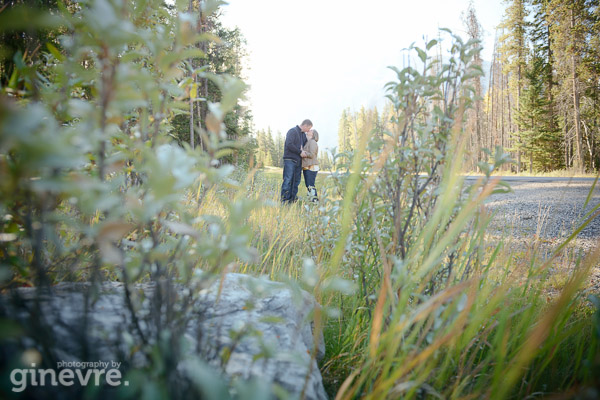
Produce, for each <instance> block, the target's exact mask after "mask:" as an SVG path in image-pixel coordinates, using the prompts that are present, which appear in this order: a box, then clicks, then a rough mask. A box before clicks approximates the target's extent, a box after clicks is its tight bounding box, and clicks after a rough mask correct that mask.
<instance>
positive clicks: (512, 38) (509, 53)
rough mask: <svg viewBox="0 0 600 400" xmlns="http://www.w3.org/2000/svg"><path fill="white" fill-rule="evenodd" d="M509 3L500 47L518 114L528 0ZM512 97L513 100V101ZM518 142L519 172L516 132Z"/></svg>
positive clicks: (524, 55) (516, 0) (511, 95)
mask: <svg viewBox="0 0 600 400" xmlns="http://www.w3.org/2000/svg"><path fill="white" fill-rule="evenodd" d="M505 1H506V2H507V4H508V7H507V8H506V15H505V17H504V20H503V22H502V24H501V25H500V26H501V27H502V28H504V30H505V34H504V35H503V36H502V37H501V38H500V42H501V47H500V49H499V53H500V57H501V60H502V64H503V65H504V69H505V71H504V72H505V73H507V74H508V80H509V87H510V94H509V96H508V99H507V100H508V103H509V104H511V103H512V104H515V111H516V114H518V113H519V111H520V110H519V109H520V101H519V99H520V97H521V91H522V89H523V84H524V71H525V67H526V59H525V58H526V56H527V54H528V50H527V28H528V24H527V21H526V19H527V16H528V9H527V2H528V0H505ZM511 98H512V101H511ZM510 108H511V107H510V105H509V106H508V111H509V113H510V114H511V118H509V129H510V132H511V133H512V132H513V129H512V128H513V126H514V123H515V121H514V120H513V119H514V113H512V110H511V109H510ZM515 136H516V139H517V143H515V146H514V147H513V148H514V149H515V150H516V153H517V157H516V158H517V172H520V171H521V148H522V147H523V146H522V143H519V142H518V140H519V138H520V135H519V134H516V135H515Z"/></svg>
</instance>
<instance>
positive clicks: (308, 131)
mask: <svg viewBox="0 0 600 400" xmlns="http://www.w3.org/2000/svg"><path fill="white" fill-rule="evenodd" d="M312 126H313V124H312V122H311V121H310V120H309V119H305V120H304V121H302V124H300V126H298V125H296V126H295V127H293V128H292V129H290V130H289V131H288V133H287V135H286V136H285V147H284V149H283V184H282V185H281V202H282V203H293V202H295V201H296V200H298V197H297V194H298V186H299V185H300V180H301V179H302V177H301V175H302V174H304V183H305V184H306V190H307V191H308V195H309V196H310V197H311V198H312V201H318V199H317V189H316V188H315V180H316V179H317V172H318V171H319V161H318V160H317V154H318V152H319V147H318V146H317V142H318V141H319V133H318V132H317V131H316V130H314V129H312Z"/></svg>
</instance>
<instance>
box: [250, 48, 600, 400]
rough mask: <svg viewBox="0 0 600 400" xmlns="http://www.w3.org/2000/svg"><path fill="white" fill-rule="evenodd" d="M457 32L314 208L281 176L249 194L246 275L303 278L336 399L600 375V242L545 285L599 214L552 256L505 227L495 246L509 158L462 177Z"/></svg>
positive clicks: (479, 390) (476, 394)
mask: <svg viewBox="0 0 600 400" xmlns="http://www.w3.org/2000/svg"><path fill="white" fill-rule="evenodd" d="M453 40H455V42H454V44H453V50H452V51H453V52H452V55H453V56H456V59H455V60H454V61H451V62H450V65H443V66H442V67H441V68H439V69H436V70H437V71H440V72H438V73H437V74H438V75H435V70H434V69H428V67H427V61H429V58H428V57H427V56H426V55H425V56H423V58H421V59H422V60H423V63H424V64H425V66H424V72H423V73H418V72H416V71H415V70H414V69H412V68H408V69H405V70H402V71H400V70H397V73H398V77H399V82H398V83H396V84H394V85H391V86H390V96H389V97H390V100H391V101H392V102H393V103H394V104H395V108H396V115H395V116H394V117H393V118H392V121H391V125H390V126H389V127H387V130H386V131H385V132H381V131H378V130H376V129H367V130H366V131H365V132H357V135H359V136H360V138H361V141H360V142H361V145H360V146H359V147H358V148H357V149H356V151H355V152H354V153H353V154H348V155H346V160H347V162H346V163H340V164H338V165H339V167H340V168H339V170H338V171H336V172H334V173H333V174H332V175H330V176H328V177H326V178H325V179H323V177H321V180H320V185H321V186H322V187H323V189H325V190H324V192H325V195H322V196H320V197H321V202H320V203H319V204H312V203H308V202H302V201H300V202H299V203H297V204H294V205H292V206H280V205H279V204H278V185H279V182H280V178H279V177H276V176H275V177H273V176H269V175H268V174H261V173H260V172H259V173H256V174H255V173H252V174H251V177H250V178H248V179H250V180H251V184H250V185H246V187H249V188H250V189H248V190H247V192H245V193H244V194H243V195H245V196H249V197H253V198H256V199H266V200H267V205H263V206H259V207H258V208H256V209H254V210H253V211H252V212H251V213H250V215H249V217H248V223H249V225H250V226H251V229H252V232H253V237H252V239H251V243H252V245H253V246H255V247H256V249H257V250H258V253H259V254H260V261H259V262H258V263H257V264H256V265H250V264H244V265H240V269H241V270H242V271H244V272H249V273H257V274H267V275H269V276H271V277H272V278H276V279H284V278H286V277H289V278H294V279H299V280H300V281H301V282H304V287H305V288H306V289H308V290H311V291H312V292H313V293H314V295H315V296H316V297H317V299H318V300H319V301H320V302H321V303H322V304H323V306H324V309H325V311H326V313H325V317H326V318H325V319H324V320H321V318H322V316H320V315H319V316H317V317H316V318H317V319H318V321H317V323H318V324H319V325H320V324H323V325H324V332H325V342H326V345H327V353H326V359H325V360H324V361H323V362H322V365H321V366H322V372H323V374H324V379H325V382H326V385H327V388H328V391H329V392H330V394H331V395H332V396H335V397H336V398H337V399H351V398H358V397H361V398H362V397H364V398H373V399H380V398H452V399H455V398H456V399H458V398H495V399H503V398H526V397H529V398H533V397H536V396H540V395H542V394H543V395H547V394H550V393H563V392H567V393H574V392H575V391H577V390H579V389H580V386H583V387H585V385H590V384H592V383H593V382H594V379H598V378H599V376H598V373H597V364H598V354H599V353H598V349H599V348H598V327H595V326H594V321H593V320H592V318H591V313H592V312H593V308H592V307H591V305H590V303H589V302H588V301H587V298H586V297H585V294H584V292H582V291H581V288H582V286H583V285H584V283H585V281H586V279H587V277H588V276H589V273H590V271H591V269H592V268H594V267H595V266H597V262H598V261H597V260H598V259H600V250H599V249H595V250H593V251H592V252H591V253H590V254H588V255H586V256H585V257H583V258H581V257H580V258H576V259H572V261H573V262H574V263H575V265H574V268H572V270H571V273H570V275H568V276H567V277H566V278H565V280H564V285H563V287H562V288H560V289H561V290H560V291H559V293H558V294H552V293H550V292H549V290H548V284H547V282H548V278H549V270H550V267H552V266H556V265H559V264H560V263H563V262H564V261H561V260H563V259H564V256H565V249H566V247H567V245H568V244H569V242H571V241H572V240H573V239H574V238H575V237H576V235H577V233H578V232H579V231H580V230H581V229H582V227H583V226H585V225H586V224H587V223H589V222H590V221H591V220H592V219H593V218H595V217H596V214H593V213H592V214H590V215H587V216H586V219H585V220H584V222H583V224H582V226H581V227H579V228H578V229H576V230H575V231H574V233H573V235H571V236H570V237H569V238H567V239H566V240H565V241H564V243H562V244H561V245H559V246H557V248H556V249H555V251H554V252H553V253H552V254H551V255H550V256H548V257H540V256H539V254H538V247H537V245H536V243H532V244H531V247H530V250H529V251H527V252H525V253H521V254H517V253H516V251H515V250H514V249H512V248H511V247H510V235H509V236H508V237H505V238H500V239H491V240H492V241H490V239H489V237H488V235H487V227H488V224H489V222H490V218H491V216H490V213H489V212H487V211H486V208H485V204H484V201H485V200H486V198H488V197H489V196H490V195H493V193H494V192H495V191H498V190H501V189H504V187H503V186H499V181H498V180H495V179H492V178H491V176H490V174H491V173H492V172H494V168H497V167H499V166H500V165H502V163H504V162H505V160H504V159H503V154H502V152H501V151H498V152H497V154H496V163H495V164H494V165H492V166H490V168H489V170H488V175H487V176H483V177H482V178H481V179H480V180H479V181H478V182H477V183H476V184H475V185H473V186H472V187H470V188H469V187H466V186H465V184H464V182H462V178H461V176H460V168H461V163H460V162H457V160H460V159H461V154H462V151H463V148H464V146H463V143H462V137H463V135H462V116H463V113H464V110H465V109H466V108H467V107H468V106H469V98H470V97H469V96H470V94H469V91H468V88H465V87H463V86H461V85H462V84H465V85H466V83H465V82H467V83H468V77H469V76H473V75H472V73H473V69H471V67H470V64H469V62H470V57H472V54H473V51H472V49H471V46H472V45H473V43H462V42H461V41H460V39H459V38H456V37H453ZM428 47H430V45H429V44H428ZM416 51H417V53H418V54H419V57H421V56H422V54H424V53H425V51H424V50H421V49H418V50H416ZM452 62H453V63H454V64H452ZM469 74H471V75H469ZM436 113H438V114H436ZM367 143H368V144H369V145H368V146H367ZM377 146H379V147H377ZM367 155H368V157H367ZM307 260H309V261H307ZM567 260H568V258H567ZM310 273H313V274H314V273H316V274H317V276H318V281H317V282H313V281H311V280H310V279H305V275H306V274H310ZM350 288H352V290H349V289H350ZM349 293H350V294H349ZM594 365H596V369H594V368H593V366H594ZM570 390H571V391H573V392H568V391H570Z"/></svg>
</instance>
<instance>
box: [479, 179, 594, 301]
mask: <svg viewBox="0 0 600 400" xmlns="http://www.w3.org/2000/svg"><path fill="white" fill-rule="evenodd" d="M507 181H508V183H509V184H510V185H511V188H512V190H513V191H512V192H511V193H503V194H495V195H492V196H491V197H490V199H489V200H488V202H487V204H488V206H489V208H490V210H491V211H492V212H494V213H495V215H494V218H493V219H492V222H491V224H490V225H491V226H490V227H491V228H492V229H491V230H490V231H489V232H491V233H492V234H494V233H496V234H498V235H506V236H505V237H510V243H511V247H512V248H515V249H517V250H522V249H526V248H530V247H531V245H532V244H533V243H534V241H533V240H532V239H533V238H534V235H537V236H538V238H539V239H540V240H539V241H537V243H538V244H539V246H540V247H539V250H540V251H541V253H539V255H541V256H542V257H545V256H549V255H550V254H551V253H552V252H553V250H554V249H556V248H557V247H558V246H559V245H560V244H562V243H563V242H564V240H565V239H566V238H567V237H569V236H570V235H571V234H572V233H573V231H574V230H575V229H577V227H579V226H580V225H581V223H582V222H584V221H585V220H584V216H585V215H586V214H587V213H588V212H589V211H590V210H591V209H592V208H594V207H595V206H597V205H598V204H599V203H600V187H598V186H600V181H599V184H598V185H597V186H596V187H595V188H594V190H593V192H592V194H591V196H590V198H589V201H588V204H587V206H586V207H584V205H585V203H586V199H587V197H588V194H589V193H590V189H591V188H592V185H593V183H594V180H593V179H591V180H590V179H588V180H582V179H578V180H571V181H570V180H568V179H564V178H562V179H548V178H544V179H543V180H535V179H529V180H526V179H524V180H507ZM588 218H589V217H588ZM598 245H600V216H598V217H596V218H594V219H592V220H591V221H590V223H589V224H588V225H587V226H586V227H585V229H583V230H582V231H581V232H580V233H579V235H578V236H577V238H576V239H575V240H574V241H572V242H571V243H570V244H569V246H568V247H569V248H570V249H571V250H568V251H569V252H571V251H572V252H574V253H575V254H579V255H582V256H585V254H589V252H590V251H591V250H593V249H595V248H596V247H597V246H598ZM565 267H566V269H565ZM573 268H574V264H573V263H572V262H571V263H569V264H568V266H566V265H565V264H564V263H561V262H557V263H556V264H555V265H554V266H553V267H552V268H551V270H553V271H554V272H559V273H560V272H561V271H562V272H567V270H571V271H572V270H573ZM586 288H587V290H589V291H590V292H593V293H600V260H598V261H597V263H596V266H595V267H594V268H593V269H592V272H591V275H590V277H589V279H588V282H587V284H586ZM556 293H558V288H556Z"/></svg>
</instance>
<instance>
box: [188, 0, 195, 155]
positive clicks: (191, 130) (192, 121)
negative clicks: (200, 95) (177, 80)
mask: <svg viewBox="0 0 600 400" xmlns="http://www.w3.org/2000/svg"><path fill="white" fill-rule="evenodd" d="M193 9H194V0H190V5H189V10H188V11H189V13H190V14H191V13H192V11H193ZM190 65H191V67H192V70H193V69H194V60H193V59H190ZM193 80H194V82H195V81H196V74H195V73H194V79H193ZM190 146H192V149H193V148H194V99H193V98H192V96H191V94H190Z"/></svg>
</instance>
